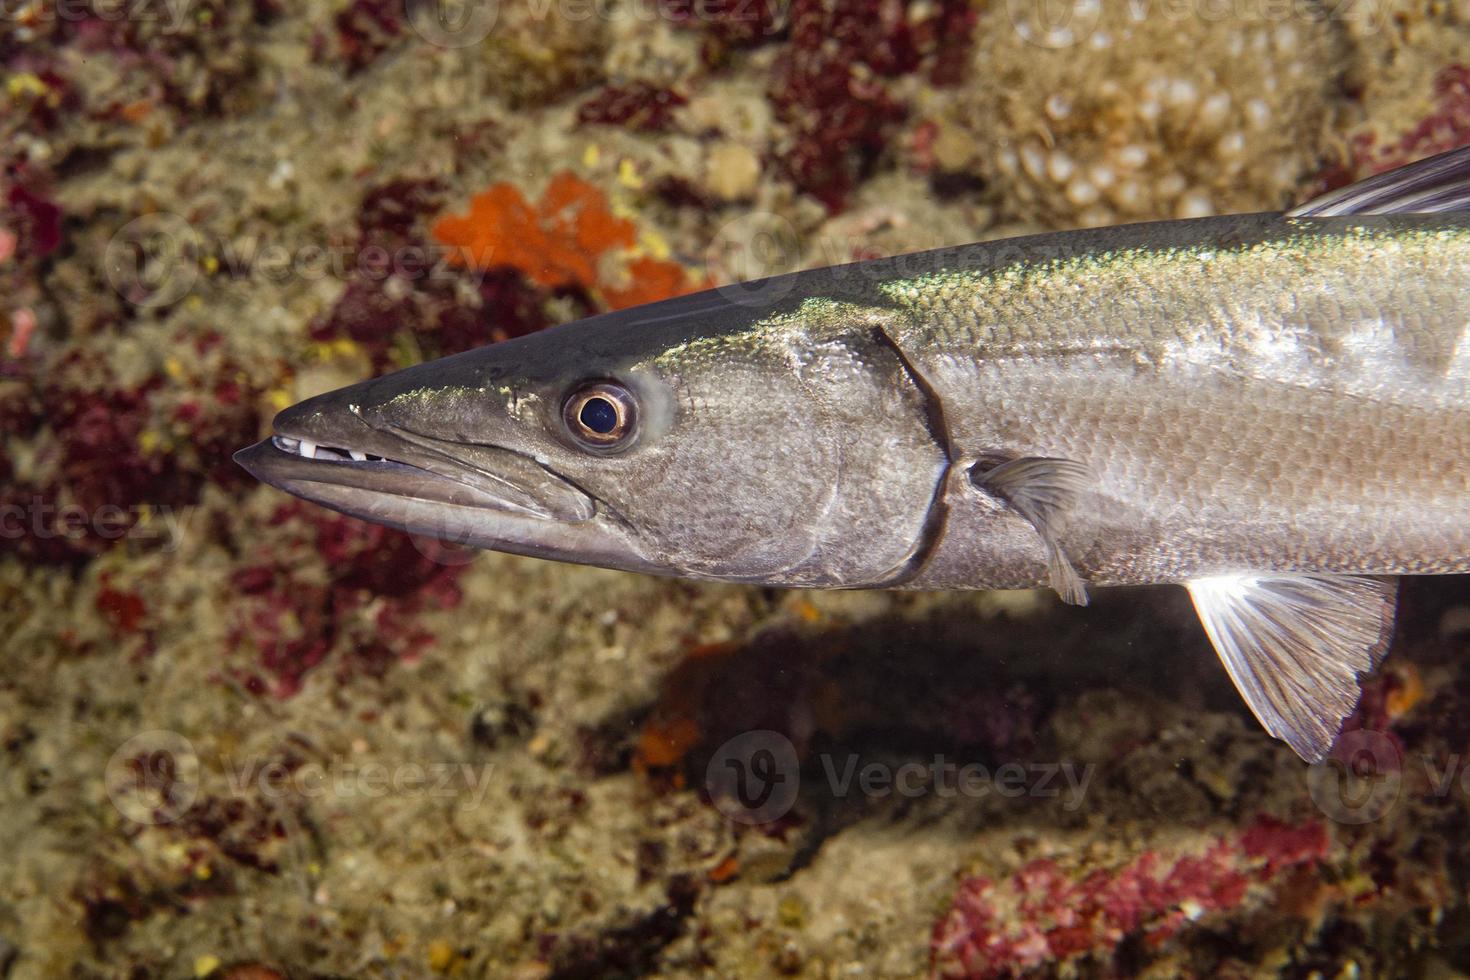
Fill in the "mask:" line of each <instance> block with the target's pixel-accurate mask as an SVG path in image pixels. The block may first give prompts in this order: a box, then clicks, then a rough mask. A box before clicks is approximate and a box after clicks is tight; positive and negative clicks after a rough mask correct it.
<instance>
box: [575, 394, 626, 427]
mask: <svg viewBox="0 0 1470 980" xmlns="http://www.w3.org/2000/svg"><path fill="white" fill-rule="evenodd" d="M577 418H578V419H579V420H580V421H581V423H582V424H583V425H585V426H586V427H587V428H588V429H590V430H592V431H593V432H596V433H597V434H598V435H602V436H605V435H607V434H608V433H609V432H611V431H612V430H613V429H615V428H617V426H618V410H617V407H616V406H615V405H613V403H612V402H610V401H608V400H607V399H606V398H589V399H587V401H586V402H584V403H583V405H582V411H580V412H578V413H577Z"/></svg>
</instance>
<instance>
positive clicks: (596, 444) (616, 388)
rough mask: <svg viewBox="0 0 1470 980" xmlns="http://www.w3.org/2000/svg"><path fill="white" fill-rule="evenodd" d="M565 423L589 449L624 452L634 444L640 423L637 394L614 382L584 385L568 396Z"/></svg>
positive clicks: (580, 442) (575, 436) (582, 444)
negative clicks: (635, 395)
mask: <svg viewBox="0 0 1470 980" xmlns="http://www.w3.org/2000/svg"><path fill="white" fill-rule="evenodd" d="M562 422H563V423H564V424H565V425H566V427H567V432H569V433H570V434H571V436H572V438H573V439H574V440H576V442H577V443H578V444H579V445H581V446H583V447H584V448H587V449H600V450H609V449H621V448H623V447H624V446H626V445H627V444H628V443H629V442H631V441H632V438H633V434H634V432H635V428H636V426H637V422H638V401H637V399H635V398H634V397H633V393H632V392H631V391H629V390H628V389H627V388H624V387H623V386H622V385H620V384H617V383H615V382H612V381H595V382H592V383H590V384H584V385H582V386H581V387H579V388H577V389H576V390H574V391H573V392H572V393H571V394H570V395H568V396H567V400H566V402H565V403H564V404H563V405H562Z"/></svg>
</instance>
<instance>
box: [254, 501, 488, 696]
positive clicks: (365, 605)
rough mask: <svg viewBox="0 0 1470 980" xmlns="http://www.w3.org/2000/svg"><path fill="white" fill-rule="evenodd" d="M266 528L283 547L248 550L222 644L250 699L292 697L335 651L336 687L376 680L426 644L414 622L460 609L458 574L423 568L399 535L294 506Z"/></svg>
mask: <svg viewBox="0 0 1470 980" xmlns="http://www.w3.org/2000/svg"><path fill="white" fill-rule="evenodd" d="M271 523H272V525H273V526H274V527H277V528H280V529H282V530H284V531H285V532H286V534H287V538H286V541H285V542H279V541H278V542H276V543H275V544H274V545H262V546H260V547H258V548H256V549H253V550H254V554H253V555H252V557H250V559H249V560H247V561H246V562H245V563H244V564H242V566H241V567H240V568H239V569H238V570H237V571H236V572H235V573H234V576H233V584H234V587H235V588H236V589H237V590H239V592H240V594H241V596H242V597H243V598H242V601H241V602H239V603H237V604H236V607H235V609H234V610H233V622H232V625H231V627H230V634H229V642H230V646H231V648H232V649H233V650H235V651H236V652H241V653H246V654H247V655H249V656H251V657H253V659H254V663H253V664H252V665H249V666H239V667H236V668H234V673H235V674H236V675H237V676H239V677H240V678H241V680H242V681H243V682H244V683H245V684H246V685H247V687H248V688H250V689H251V690H254V691H258V692H261V693H265V692H269V693H270V694H272V695H273V696H275V697H278V698H288V697H291V696H292V695H294V694H296V693H297V692H298V691H300V689H301V685H302V683H303V681H304V679H305V677H306V675H307V674H308V673H309V672H310V671H311V670H312V669H313V668H315V667H317V666H319V665H320V664H322V663H323V662H324V661H325V660H326V659H327V657H328V655H329V654H331V653H332V652H333V651H334V650H337V649H339V648H340V649H341V651H342V657H341V660H340V662H339V664H338V671H337V674H338V676H339V678H346V677H349V676H351V675H353V674H355V673H366V674H368V675H371V676H381V675H382V673H383V672H384V671H385V670H386V669H387V668H388V667H389V666H390V665H391V664H392V663H393V662H395V661H399V660H413V659H416V658H417V657H418V656H419V655H421V654H422V652H423V650H424V649H425V647H427V646H428V645H429V644H431V643H432V642H433V640H434V636H433V634H432V633H430V632H429V631H428V630H426V629H424V628H422V627H421V626H419V625H418V624H417V622H416V616H417V614H418V613H420V612H423V611H425V610H428V609H449V608H453V607H454V606H456V605H458V603H459V599H460V593H459V590H458V588H457V587H456V586H455V584H454V581H455V579H456V577H457V576H458V574H459V572H460V570H461V566H458V565H446V564H440V563H437V562H434V561H432V560H430V559H429V558H426V557H425V556H424V555H422V554H421V553H420V552H419V551H418V549H417V548H416V547H415V546H414V544H413V542H412V540H411V539H410V538H409V536H408V535H406V534H404V533H403V532H401V531H394V530H391V529H389V528H385V527H382V526H381V525H377V524H369V523H367V522H365V521H359V520H357V519H356V518H352V517H343V516H340V515H336V514H331V513H327V512H323V511H321V510H320V509H319V508H315V507H310V506H309V505H304V504H301V503H299V502H296V501H292V502H290V503H286V504H282V505H281V506H280V507H278V508H277V509H276V512H275V514H274V516H273V517H272V521H271ZM306 555H313V556H319V560H320V562H321V565H322V566H323V567H324V568H325V580H321V579H319V578H318V577H317V576H316V575H303V574H301V558H302V557H304V556H306Z"/></svg>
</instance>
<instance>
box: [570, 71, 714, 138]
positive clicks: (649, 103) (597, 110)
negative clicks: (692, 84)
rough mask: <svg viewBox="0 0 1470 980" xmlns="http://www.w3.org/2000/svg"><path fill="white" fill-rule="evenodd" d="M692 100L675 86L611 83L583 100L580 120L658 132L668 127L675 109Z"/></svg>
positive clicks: (601, 124) (646, 131)
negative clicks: (675, 88) (673, 87)
mask: <svg viewBox="0 0 1470 980" xmlns="http://www.w3.org/2000/svg"><path fill="white" fill-rule="evenodd" d="M688 102H689V100H688V99H686V98H684V96H682V95H680V94H679V93H678V92H675V91H674V90H673V89H667V88H659V87H658V86H656V85H649V84H647V83H646V82H640V83H636V84H633V85H623V86H618V85H609V86H608V87H607V88H605V89H603V90H602V91H601V92H599V93H597V94H596V95H594V96H593V97H592V98H590V99H588V100H587V101H586V102H584V103H582V106H581V108H579V109H578V110H577V121H578V122H580V123H584V124H586V123H590V124H596V125H599V126H622V127H625V128H627V129H631V130H635V131H638V132H644V133H657V132H662V131H663V130H665V129H667V128H668V127H669V123H670V122H672V121H673V116H674V110H675V109H677V108H679V107H680V106H682V105H686V104H688Z"/></svg>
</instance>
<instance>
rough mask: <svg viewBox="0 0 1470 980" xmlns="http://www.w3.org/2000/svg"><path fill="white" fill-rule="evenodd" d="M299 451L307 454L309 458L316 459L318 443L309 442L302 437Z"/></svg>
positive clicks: (304, 454)
mask: <svg viewBox="0 0 1470 980" xmlns="http://www.w3.org/2000/svg"><path fill="white" fill-rule="evenodd" d="M297 452H299V453H300V454H301V455H303V456H305V457H306V458H307V459H316V443H314V442H307V441H306V440H305V439H302V440H301V448H300V449H298V450H297Z"/></svg>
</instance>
